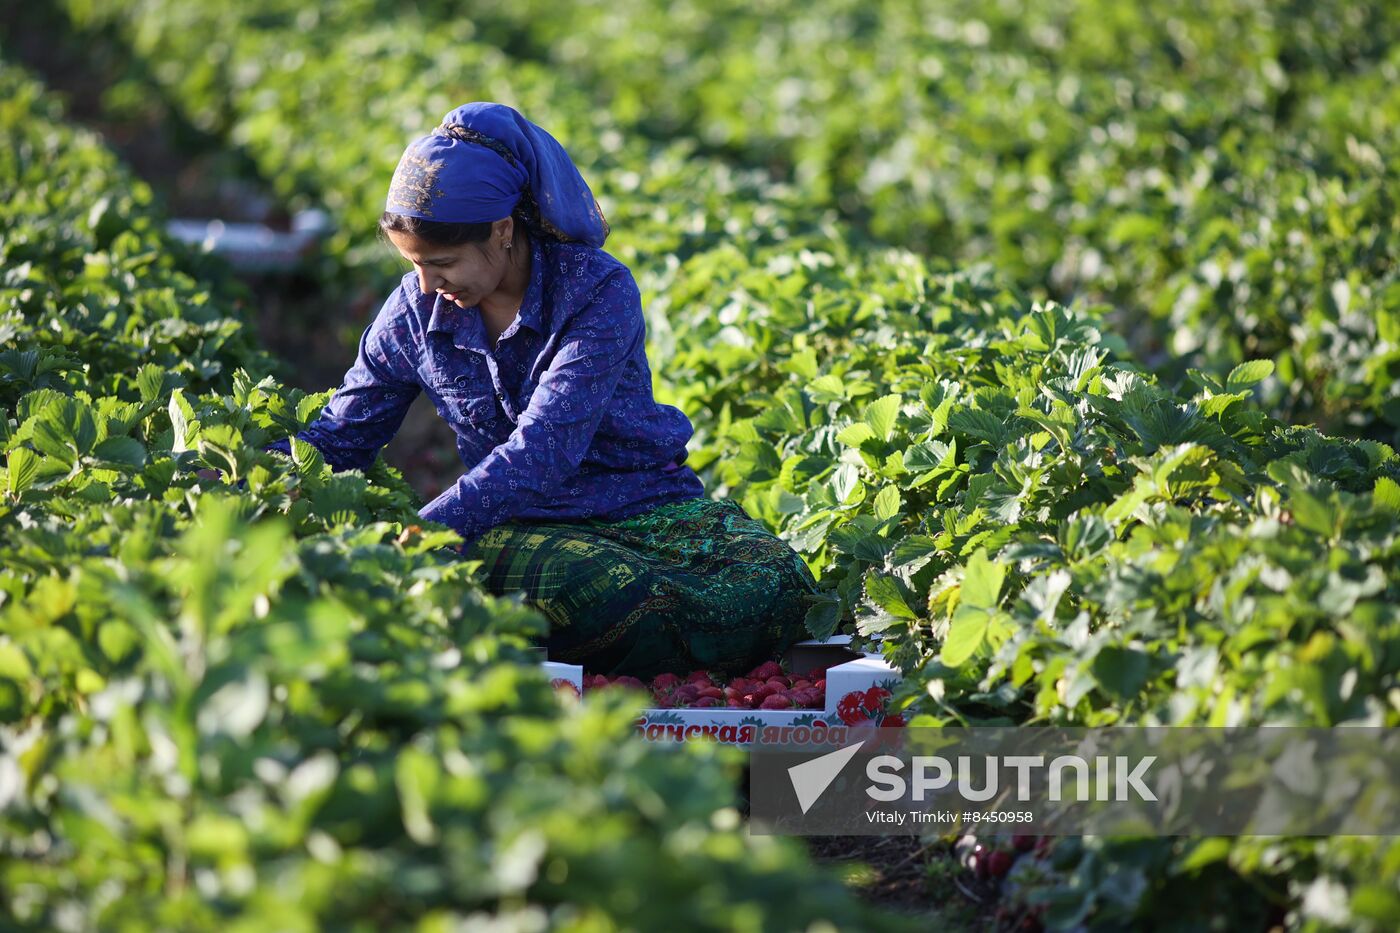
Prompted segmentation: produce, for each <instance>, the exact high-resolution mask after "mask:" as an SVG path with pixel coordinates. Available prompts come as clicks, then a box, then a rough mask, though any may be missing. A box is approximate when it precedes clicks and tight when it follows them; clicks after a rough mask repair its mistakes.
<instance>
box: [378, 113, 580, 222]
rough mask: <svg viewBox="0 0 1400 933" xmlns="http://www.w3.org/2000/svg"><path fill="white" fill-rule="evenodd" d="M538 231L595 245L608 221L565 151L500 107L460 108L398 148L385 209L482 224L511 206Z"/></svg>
mask: <svg viewBox="0 0 1400 933" xmlns="http://www.w3.org/2000/svg"><path fill="white" fill-rule="evenodd" d="M522 199H523V200H524V204H523V207H524V208H525V214H526V216H527V217H531V219H533V220H535V221H537V222H538V223H539V224H540V226H541V227H542V228H543V229H544V230H545V232H547V233H549V234H551V235H553V236H555V237H557V238H559V239H562V240H566V241H574V242H581V243H587V244H588V245H589V246H593V247H601V246H602V245H603V241H604V240H606V239H607V237H608V222H607V220H605V219H604V218H603V212H602V210H601V209H600V208H599V207H598V202H597V201H596V200H595V199H594V197H593V192H592V191H591V190H590V189H589V187H588V183H587V182H585V181H584V180H583V176H582V175H580V174H579V171H578V169H577V168H576V167H575V166H574V163H573V160H572V159H570V158H569V153H568V152H566V151H565V150H564V147H563V146H561V145H560V144H559V142H558V140H556V139H555V138H554V137H553V136H550V135H549V134H548V133H546V132H545V131H544V130H542V129H540V128H539V127H538V126H536V125H535V124H533V123H531V122H530V121H529V120H527V119H525V118H524V117H523V116H521V115H520V113H519V112H518V111H516V110H515V109H514V108H512V107H507V106H506V105H504V104H493V103H488V102H476V103H471V104H465V105H463V106H461V107H458V108H457V109H456V110H453V111H452V112H451V113H449V114H448V115H447V116H445V117H443V118H442V125H441V126H439V127H438V128H437V129H435V130H433V132H431V133H429V134H428V135H427V136H422V137H420V138H418V139H416V140H414V141H413V142H412V143H411V144H409V147H408V148H407V149H406V150H404V154H403V157H402V158H400V159H399V164H398V168H396V169H395V170H394V180H393V181H392V182H391V183H390V184H389V196H388V198H387V199H386V200H385V204H384V210H386V211H388V212H389V213H391V214H407V215H409V216H411V217H419V218H422V219H423V220H436V221H442V222H449V223H489V222H491V221H495V220H500V219H501V218H502V217H508V216H510V214H511V212H512V211H513V210H515V208H516V206H517V205H518V204H521V201H522Z"/></svg>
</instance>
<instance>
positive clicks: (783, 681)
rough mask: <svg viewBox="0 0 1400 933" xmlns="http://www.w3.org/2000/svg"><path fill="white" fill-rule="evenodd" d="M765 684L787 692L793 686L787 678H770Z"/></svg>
mask: <svg viewBox="0 0 1400 933" xmlns="http://www.w3.org/2000/svg"><path fill="white" fill-rule="evenodd" d="M765 683H767V684H768V686H770V687H777V688H778V689H779V690H786V689H788V688H789V687H791V686H792V684H791V683H790V682H789V681H788V679H787V678H786V677H769V678H768V679H767V680H766V681H765Z"/></svg>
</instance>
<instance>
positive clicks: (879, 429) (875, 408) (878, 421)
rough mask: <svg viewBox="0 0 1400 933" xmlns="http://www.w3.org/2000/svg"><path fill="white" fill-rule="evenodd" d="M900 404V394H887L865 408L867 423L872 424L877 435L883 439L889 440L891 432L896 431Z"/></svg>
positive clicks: (872, 428)
mask: <svg viewBox="0 0 1400 933" xmlns="http://www.w3.org/2000/svg"><path fill="white" fill-rule="evenodd" d="M899 404H900V397H899V395H897V394H896V395H886V396H884V397H883V398H880V399H877V400H875V401H873V402H871V403H870V404H869V405H867V406H866V408H865V423H866V424H868V425H870V429H871V430H872V431H874V432H875V436H876V437H878V438H879V439H880V440H882V441H888V440H889V439H890V434H892V433H893V432H894V425H895V421H896V419H898V417H899Z"/></svg>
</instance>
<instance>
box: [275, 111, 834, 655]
mask: <svg viewBox="0 0 1400 933" xmlns="http://www.w3.org/2000/svg"><path fill="white" fill-rule="evenodd" d="M380 229H381V231H382V233H383V234H384V235H385V236H386V237H387V238H388V240H389V241H390V242H392V243H393V245H394V246H395V247H396V248H397V249H398V251H399V253H400V254H401V255H402V256H403V257H404V258H405V259H406V260H407V261H408V262H409V263H411V264H412V265H413V271H412V272H410V273H408V274H407V275H405V276H404V278H403V281H402V282H401V283H400V284H399V287H398V288H397V289H395V291H394V292H393V294H391V295H390V296H389V299H388V301H387V302H385V304H384V307H383V309H381V311H380V312H379V314H378V316H377V317H376V318H375V320H374V322H373V323H372V324H370V326H369V329H368V330H366V331H365V333H364V336H363V337H362V338H361V340H360V349H359V354H358V358H357V359H356V361H355V365H354V366H353V367H352V368H351V369H350V371H349V372H348V373H347V374H346V376H345V380H344V384H343V385H342V386H341V387H340V389H339V391H338V392H337V393H336V394H335V396H334V398H333V399H332V401H331V402H330V403H329V404H328V405H327V406H326V408H325V410H324V411H323V412H322V414H321V416H320V418H319V419H318V420H317V421H316V422H315V423H314V424H312V425H311V426H310V427H309V428H308V429H307V430H306V431H305V432H303V433H302V435H301V436H302V437H303V439H305V440H307V441H308V442H310V443H311V444H313V445H314V446H316V447H317V448H318V449H319V450H320V451H321V452H322V454H323V455H324V456H325V458H326V461H327V462H328V463H330V464H331V465H332V466H333V467H335V468H336V469H351V468H359V469H363V468H365V467H367V466H368V465H369V464H370V463H371V462H372V461H373V459H374V457H375V456H376V455H377V453H378V451H379V449H380V448H381V447H382V446H383V445H384V444H386V443H388V441H389V440H390V438H392V436H393V435H394V433H395V432H396V431H397V430H398V428H399V425H400V424H401V423H402V421H403V418H404V415H405V413H406V412H407V411H408V407H409V404H410V403H411V402H412V401H413V399H414V398H415V397H416V396H417V394H418V392H419V391H420V390H425V391H427V393H428V396H429V397H430V398H431V399H432V401H433V404H434V405H435V406H436V407H437V410H438V412H439V414H441V415H442V417H443V418H445V419H446V420H447V422H448V424H450V425H451V426H452V429H453V431H454V432H455V433H456V436H457V449H458V452H459V453H460V454H461V457H462V462H463V463H464V464H466V467H467V472H466V473H464V474H463V475H462V477H461V478H460V479H459V480H457V482H456V483H455V484H454V485H453V486H452V487H451V488H449V489H448V490H446V491H445V492H444V493H443V494H442V495H440V496H438V497H437V498H436V499H434V500H433V501H432V502H430V503H428V504H427V505H426V506H425V507H424V508H423V509H422V510H421V512H420V514H421V515H422V516H423V517H424V518H426V519H429V520H432V521H436V522H441V523H442V524H444V525H447V526H449V527H451V528H453V529H455V530H456V531H458V532H460V533H461V535H462V536H463V538H464V539H465V543H464V544H463V546H462V548H461V550H462V553H463V554H464V556H466V557H467V558H476V559H479V560H481V561H483V562H484V565H483V567H482V569H481V571H480V574H481V578H482V581H483V583H484V585H485V586H486V588H487V589H488V590H489V591H491V592H493V593H497V594H504V593H508V592H514V591H521V592H523V593H524V596H525V601H526V602H527V603H528V604H530V605H533V606H536V607H537V608H539V609H540V610H541V611H542V612H543V613H544V614H545V615H546V616H548V618H549V619H550V620H551V631H550V634H549V637H548V640H547V641H546V647H547V648H548V651H549V655H550V657H551V658H552V659H554V660H562V661H568V662H572V663H576V664H583V665H584V666H585V667H586V668H587V669H588V670H589V671H590V672H596V673H606V674H618V673H626V674H632V675H634V676H637V677H651V676H654V675H656V674H659V673H662V672H672V673H683V672H685V671H687V670H693V669H696V668H709V669H712V670H715V671H717V672H724V673H737V672H740V671H744V670H748V669H749V668H751V667H753V666H754V665H756V664H759V663H761V662H762V661H764V660H768V659H773V658H776V657H777V656H779V655H780V654H781V653H782V652H783V651H785V650H786V649H787V647H788V646H789V645H791V644H792V643H793V642H795V641H797V640H799V639H801V638H803V637H805V628H804V624H803V621H804V618H805V614H806V609H807V604H808V600H807V599H806V597H807V596H808V594H811V593H814V592H816V583H815V581H814V580H813V578H812V575H811V572H810V571H809V570H808V569H807V567H806V565H805V564H804V563H803V562H802V559H801V558H800V557H799V556H798V555H797V554H796V552H794V551H793V550H792V549H791V548H790V547H789V546H788V545H787V544H786V543H785V542H783V541H782V540H780V539H779V538H777V537H774V536H773V535H772V534H770V533H769V532H768V531H767V530H765V529H764V528H763V526H762V525H760V524H759V523H758V522H756V521H754V520H753V519H752V518H750V517H749V516H748V515H747V514H745V512H744V510H743V509H742V508H741V507H740V506H739V505H738V504H737V503H734V502H730V501H724V500H713V499H710V498H708V497H707V496H706V495H705V490H704V487H703V485H702V484H701V482H700V478H699V477H698V476H697V475H696V474H695V471H694V470H692V469H691V468H690V467H689V466H686V465H685V461H686V457H687V453H688V452H687V450H686V446H685V445H686V442H687V441H688V440H689V439H690V438H691V436H692V435H693V434H694V428H693V427H692V425H691V423H690V421H689V419H688V418H686V416H685V414H684V413H683V412H681V411H680V410H679V409H677V408H675V407H673V406H670V405H659V404H657V403H656V401H655V399H654V398H653V396H652V391H651V370H650V367H649V366H648V364H647V358H646V349H645V346H644V341H645V336H646V325H645V321H644V319H643V316H642V307H641V297H640V293H639V292H638V290H637V285H636V282H635V281H634V280H633V278H632V275H631V273H630V272H629V271H628V270H627V268H626V266H624V265H622V263H620V262H618V261H617V260H616V259H614V258H613V257H612V256H610V255H609V254H607V253H606V252H604V251H603V250H602V246H603V242H604V240H605V239H606V238H607V235H608V232H609V231H608V225H607V222H606V221H605V220H604V218H603V215H602V212H601V211H600V210H599V208H598V204H597V202H596V201H595V200H594V198H593V193H592V192H591V191H590V190H589V187H588V185H587V184H586V183H585V182H584V180H583V178H582V176H581V175H580V174H579V172H578V169H577V168H575V167H574V164H573V162H572V161H571V160H570V158H569V155H568V153H567V152H565V150H564V148H563V147H562V146H560V144H559V143H558V142H557V141H556V140H555V139H554V138H553V137H551V136H550V135H549V134H548V133H546V132H545V131H544V130H542V129H540V128H539V127H538V126H535V125H534V124H533V123H531V122H530V121H528V120H526V119H525V118H524V117H523V116H521V115H520V114H519V113H517V112H516V111H515V110H513V109H511V108H510V107H506V106H503V105H501V104H492V103H473V104H467V105H466V106H464V107H459V108H457V109H456V110H454V111H452V112H451V113H449V114H448V115H447V116H446V117H445V118H444V119H443V123H442V125H441V126H439V127H438V128H437V129H436V130H434V131H433V132H432V133H430V134H429V135H427V136H424V137H421V138H420V139H417V140H415V141H414V142H413V143H412V144H411V145H410V146H409V147H408V149H407V150H406V151H405V152H404V154H403V157H402V158H401V159H400V161H399V164H398V168H397V169H396V170H395V172H394V177H393V181H392V183H391V184H390V188H389V195H388V198H387V200H386V204H385V210H384V214H383V216H382V217H381V219H380ZM282 447H283V449H284V450H285V449H286V444H285V442H284V444H283V445H282Z"/></svg>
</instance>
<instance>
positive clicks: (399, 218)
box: [379, 211, 520, 246]
mask: <svg viewBox="0 0 1400 933" xmlns="http://www.w3.org/2000/svg"><path fill="white" fill-rule="evenodd" d="M519 220H520V218H519V217H517V218H516V221H517V222H519ZM390 233H403V234H407V235H408V236H412V237H417V238H418V239H420V240H423V241H424V242H425V243H431V244H433V245H434V246H461V245H462V244H463V243H485V242H486V240H487V238H488V237H490V236H491V223H490V222H489V221H488V222H486V223H480V224H462V223H449V222H446V221H442V220H424V219H423V218H421V217H413V216H411V215H409V214H391V213H390V212H388V211H385V212H384V213H383V214H381V215H380V216H379V235H380V237H381V238H382V239H385V240H387V239H388V236H387V234H390Z"/></svg>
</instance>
